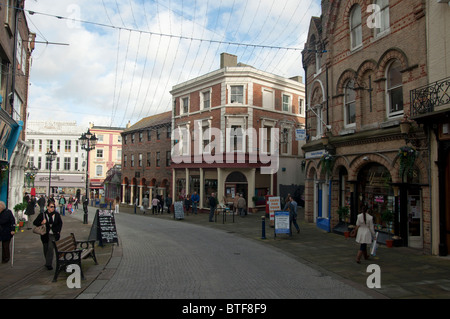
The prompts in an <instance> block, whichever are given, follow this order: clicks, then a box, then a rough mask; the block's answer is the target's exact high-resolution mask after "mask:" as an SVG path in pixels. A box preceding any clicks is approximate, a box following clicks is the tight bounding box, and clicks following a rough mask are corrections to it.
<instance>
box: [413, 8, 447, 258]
mask: <svg viewBox="0 0 450 319" xmlns="http://www.w3.org/2000/svg"><path fill="white" fill-rule="evenodd" d="M426 24H427V31H426V35H427V64H428V65H427V66H428V84H427V85H424V86H417V87H415V88H414V89H413V90H412V91H411V120H413V121H414V122H412V123H410V125H411V126H412V127H411V129H410V132H409V134H408V135H410V136H411V138H414V136H415V135H416V132H415V129H414V127H415V125H416V124H418V125H422V126H423V127H424V131H425V132H426V140H427V143H428V145H429V149H430V152H429V154H430V168H429V170H430V183H431V189H432V191H431V194H430V195H431V211H432V215H431V229H432V238H431V242H432V253H433V254H435V255H440V256H446V255H448V254H449V252H450V196H449V194H450V184H449V181H450V94H449V92H450V53H449V50H448V47H449V45H450V32H449V30H450V2H448V1H426ZM413 123H414V125H413Z"/></svg>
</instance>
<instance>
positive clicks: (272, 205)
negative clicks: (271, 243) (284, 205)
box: [267, 196, 281, 227]
mask: <svg viewBox="0 0 450 319" xmlns="http://www.w3.org/2000/svg"><path fill="white" fill-rule="evenodd" d="M267 205H268V206H269V217H270V227H273V226H274V225H275V212H276V211H280V210H281V201H280V197H279V196H272V197H268V198H267Z"/></svg>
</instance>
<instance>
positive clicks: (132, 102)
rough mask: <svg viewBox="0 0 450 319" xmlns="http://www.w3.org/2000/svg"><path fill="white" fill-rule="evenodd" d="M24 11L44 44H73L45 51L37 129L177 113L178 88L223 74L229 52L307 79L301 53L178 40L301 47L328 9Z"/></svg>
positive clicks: (191, 5)
mask: <svg viewBox="0 0 450 319" xmlns="http://www.w3.org/2000/svg"><path fill="white" fill-rule="evenodd" d="M25 9H26V10H32V11H35V12H36V14H34V15H28V14H27V16H28V19H29V21H28V25H29V27H30V29H31V30H32V31H33V32H36V33H37V35H38V38H37V40H39V41H49V42H60V43H67V44H69V45H68V46H63V45H51V44H49V45H46V44H37V46H36V49H35V51H34V52H33V66H32V70H31V87H30V97H29V112H30V120H42V119H48V118H51V119H61V120H67V119H72V120H73V119H75V120H77V122H78V123H79V124H80V125H86V126H87V125H88V123H89V122H94V123H95V124H96V125H107V126H109V125H112V126H125V124H126V123H127V122H128V120H130V121H131V123H135V122H136V121H138V120H139V119H140V118H142V117H144V116H148V115H152V114H155V113H160V112H165V111H168V110H170V109H171V102H170V98H171V97H170V94H169V91H170V90H171V88H172V86H173V85H175V84H178V83H181V82H183V81H186V80H189V79H192V78H194V77H196V76H199V75H202V74H205V73H207V72H210V71H213V70H216V69H218V68H219V54H220V53H221V52H225V51H226V52H229V53H232V54H236V55H238V59H239V61H240V62H243V63H246V64H250V65H252V66H254V67H256V68H259V69H262V70H264V71H268V72H272V73H275V74H279V75H282V76H286V77H291V76H295V75H302V74H303V69H302V66H301V52H300V51H286V50H279V49H263V48H260V47H249V46H246V45H240V46H236V45H229V44H218V43H211V42H209V41H198V40H188V39H180V38H179V37H177V36H183V37H189V38H196V39H203V40H206V39H213V40H216V41H231V42H240V43H244V44H261V45H267V46H280V47H286V46H289V47H297V48H302V47H303V43H302V41H304V40H305V38H306V34H307V28H308V27H309V22H310V17H311V15H319V14H320V1H318V0H278V1H276V3H274V2H273V1H272V0H249V1H247V2H244V1H237V0H215V1H212V0H207V1H205V0H184V1H181V0H179V1H174V0H171V1H169V0H159V1H157V0H155V1H145V0H134V1H130V0H117V1H116V0H101V1H88V0H58V1H51V0H28V1H27V2H26V7H25ZM307 9H309V11H308V12H306V10H307ZM54 16H60V17H64V19H58V18H56V17H54ZM65 18H68V19H65ZM72 19H73V20H72ZM74 20H75V21H74ZM80 21H83V22H80ZM86 22H94V23H86ZM99 24H104V25H111V24H112V25H114V26H115V27H116V28H110V27H104V26H100V25H99ZM119 28H130V29H133V30H135V31H129V30H125V29H121V30H119ZM137 30H141V31H144V32H138V31H137ZM148 31H150V32H152V34H150V33H148ZM161 33H162V34H167V35H170V34H171V35H174V37H169V36H160V35H159V34H161ZM119 37H120V42H119Z"/></svg>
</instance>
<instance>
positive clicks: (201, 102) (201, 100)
mask: <svg viewBox="0 0 450 319" xmlns="http://www.w3.org/2000/svg"><path fill="white" fill-rule="evenodd" d="M207 93H209V106H208V107H205V94H207ZM211 98H212V89H211V88H210V89H208V90H203V91H200V110H210V109H211Z"/></svg>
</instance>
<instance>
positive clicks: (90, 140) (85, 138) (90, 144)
mask: <svg viewBox="0 0 450 319" xmlns="http://www.w3.org/2000/svg"><path fill="white" fill-rule="evenodd" d="M78 140H79V141H80V144H81V149H83V150H85V151H86V196H85V199H84V202H83V210H84V219H83V224H87V223H88V209H87V204H88V202H89V152H90V151H92V150H93V149H95V146H96V145H97V141H98V138H97V137H96V136H95V134H92V133H91V131H90V130H89V129H88V131H87V132H86V133H83V134H81V137H80V138H79V139H78Z"/></svg>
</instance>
